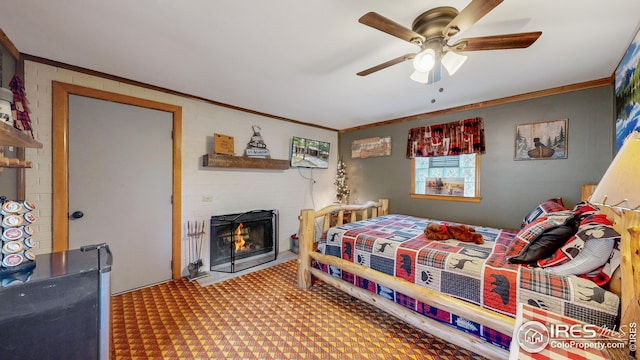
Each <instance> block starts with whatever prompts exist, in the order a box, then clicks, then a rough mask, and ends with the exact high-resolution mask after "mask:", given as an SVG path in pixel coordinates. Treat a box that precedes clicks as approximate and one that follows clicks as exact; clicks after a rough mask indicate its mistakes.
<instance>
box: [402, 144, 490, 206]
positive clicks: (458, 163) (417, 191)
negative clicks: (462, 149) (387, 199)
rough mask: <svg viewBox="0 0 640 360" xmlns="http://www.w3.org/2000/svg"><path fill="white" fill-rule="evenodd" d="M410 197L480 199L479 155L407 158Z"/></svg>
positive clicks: (455, 199)
mask: <svg viewBox="0 0 640 360" xmlns="http://www.w3.org/2000/svg"><path fill="white" fill-rule="evenodd" d="M411 170H412V174H411V197H412V198H418V199H436V200H449V201H466V202H480V155H478V154H465V155H458V156H438V157H416V158H413V159H411Z"/></svg>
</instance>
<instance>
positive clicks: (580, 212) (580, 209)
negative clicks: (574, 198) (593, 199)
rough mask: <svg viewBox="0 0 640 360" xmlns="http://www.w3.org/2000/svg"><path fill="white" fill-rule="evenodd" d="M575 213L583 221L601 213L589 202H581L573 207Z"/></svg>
mask: <svg viewBox="0 0 640 360" xmlns="http://www.w3.org/2000/svg"><path fill="white" fill-rule="evenodd" d="M573 212H575V213H576V216H577V217H579V218H581V219H582V218H584V217H585V216H589V215H594V214H597V213H599V212H600V209H598V207H597V206H595V205H593V204H592V203H590V202H588V201H580V202H579V203H577V204H576V206H574V207H573Z"/></svg>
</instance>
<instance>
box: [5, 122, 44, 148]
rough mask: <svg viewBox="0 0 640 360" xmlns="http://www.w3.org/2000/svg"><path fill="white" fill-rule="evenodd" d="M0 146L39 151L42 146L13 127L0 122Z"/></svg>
mask: <svg viewBox="0 0 640 360" xmlns="http://www.w3.org/2000/svg"><path fill="white" fill-rule="evenodd" d="M0 145H4V146H19V147H28V148H36V149H41V148H42V144H41V143H40V142H38V141H36V140H34V139H33V138H31V136H29V135H27V134H25V133H23V132H21V131H19V130H17V129H16V128H14V127H13V126H11V125H9V124H7V123H4V122H0Z"/></svg>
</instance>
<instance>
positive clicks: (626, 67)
mask: <svg viewBox="0 0 640 360" xmlns="http://www.w3.org/2000/svg"><path fill="white" fill-rule="evenodd" d="M639 62H640V32H638V33H637V34H636V37H635V38H634V39H633V41H631V45H630V46H629V49H627V52H626V53H625V54H624V57H623V58H622V61H620V65H618V68H617V69H616V73H615V78H616V79H615V81H616V84H615V93H616V145H615V153H617V152H618V150H620V147H622V142H623V141H624V139H626V138H627V136H628V135H629V134H631V132H632V131H640V89H639V88H638V87H639V86H640V79H639V78H640V72H638V71H636V69H637V68H638V63H639Z"/></svg>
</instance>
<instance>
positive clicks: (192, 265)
mask: <svg viewBox="0 0 640 360" xmlns="http://www.w3.org/2000/svg"><path fill="white" fill-rule="evenodd" d="M204 227H205V221H204V220H203V221H202V224H199V223H197V222H196V223H191V222H189V221H187V241H188V242H189V265H188V266H187V269H188V270H189V281H193V280H196V279H199V278H202V277H205V276H209V274H208V273H206V272H202V271H200V268H201V267H202V257H201V255H202V239H203V237H204V234H205V232H204Z"/></svg>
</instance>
